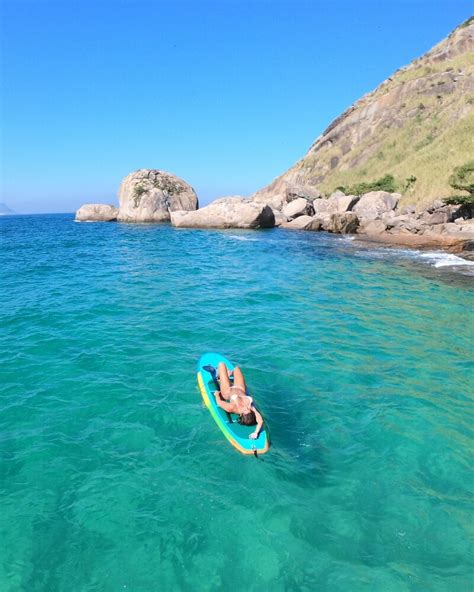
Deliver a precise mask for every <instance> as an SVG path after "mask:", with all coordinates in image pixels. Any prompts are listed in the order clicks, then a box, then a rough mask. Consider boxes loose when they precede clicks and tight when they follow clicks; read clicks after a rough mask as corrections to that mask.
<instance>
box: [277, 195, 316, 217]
mask: <svg viewBox="0 0 474 592" xmlns="http://www.w3.org/2000/svg"><path fill="white" fill-rule="evenodd" d="M313 213H314V210H313V206H312V204H311V202H310V201H308V200H307V199H305V198H304V197H297V198H296V199H294V200H292V201H290V203H287V204H286V205H285V206H284V207H283V209H282V214H283V215H284V216H286V217H287V218H288V219H289V220H293V218H297V217H298V216H304V215H307V216H311V214H313Z"/></svg>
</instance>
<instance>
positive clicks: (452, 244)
mask: <svg viewBox="0 0 474 592" xmlns="http://www.w3.org/2000/svg"><path fill="white" fill-rule="evenodd" d="M399 199H400V195H399V194H396V193H393V194H391V193H387V192H383V191H372V192H369V193H366V194H364V195H362V196H361V197H360V198H356V197H354V196H344V195H343V194H341V192H338V193H335V194H334V195H332V196H331V197H329V198H328V199H317V200H314V201H313V202H312V207H313V210H314V214H313V215H312V216H308V215H307V214H301V215H299V216H295V217H294V218H293V220H290V221H289V220H287V219H284V220H282V221H281V222H280V225H281V227H282V228H287V229H290V230H313V231H317V230H325V231H327V232H332V233H337V234H357V235H359V236H360V237H365V238H367V239H369V240H371V241H376V242H383V243H387V244H394V245H406V246H410V247H440V248H445V249H446V248H447V249H449V250H453V251H455V252H462V251H466V252H469V251H472V250H474V220H473V219H472V218H473V214H474V204H464V205H445V204H444V203H443V202H440V201H438V202H435V203H434V204H433V205H432V206H430V207H429V208H427V209H425V210H421V211H419V212H417V211H416V210H415V208H414V207H411V206H405V207H401V208H399V207H398V203H399ZM308 203H309V202H308ZM276 215H277V216H279V215H280V216H281V215H282V214H281V213H280V212H276Z"/></svg>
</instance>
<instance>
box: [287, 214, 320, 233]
mask: <svg viewBox="0 0 474 592" xmlns="http://www.w3.org/2000/svg"><path fill="white" fill-rule="evenodd" d="M281 228H288V229H289V230H320V229H321V220H319V219H318V218H314V217H313V216H306V215H303V216H298V218H295V219H294V220H291V221H290V222H283V224H281Z"/></svg>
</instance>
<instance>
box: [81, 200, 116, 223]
mask: <svg viewBox="0 0 474 592" xmlns="http://www.w3.org/2000/svg"><path fill="white" fill-rule="evenodd" d="M118 212H119V211H118V208H116V207H115V206H113V205H106V204H84V205H83V206H81V207H80V208H79V209H78V210H77V212H76V220H77V221H78V222H114V221H115V220H117V216H118Z"/></svg>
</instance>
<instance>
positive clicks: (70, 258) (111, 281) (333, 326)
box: [0, 215, 474, 592]
mask: <svg viewBox="0 0 474 592" xmlns="http://www.w3.org/2000/svg"><path fill="white" fill-rule="evenodd" d="M460 262H461V261H459V260H457V259H456V258H454V257H452V256H446V255H443V254H439V253H438V254H428V255H427V254H424V255H421V254H419V253H416V252H409V251H402V250H400V251H390V250H387V249H381V248H379V249H367V248H366V247H363V246H361V245H357V244H356V243H355V242H354V241H350V240H348V239H344V238H341V237H337V236H328V235H325V234H324V233H320V234H318V233H304V232H301V233H300V232H291V231H281V230H280V231H278V230H273V231H197V230H174V229H172V228H170V227H168V226H153V225H122V224H107V223H105V224H84V223H83V224H77V223H74V221H73V217H72V216H71V215H56V216H15V217H5V218H3V219H1V220H0V271H1V274H0V281H1V284H0V311H1V312H0V315H1V324H0V428H1V429H0V590H1V592H55V591H61V592H63V591H64V592H76V591H77V592H93V591H94V592H95V591H97V592H109V591H110V592H119V591H123V590H127V591H130V592H154V591H160V592H167V591H172V592H174V591H192V592H195V591H197V592H201V591H213V592H214V591H217V590H223V591H225V592H234V591H235V592H240V591H242V592H251V591H258V592H267V591H268V592H270V591H271V592H280V591H281V592H283V591H288V592H290V591H294V592H305V591H308V592H315V591H318V592H319V591H321V592H324V591H328V592H339V591H340V592H357V591H366V590H367V591H368V590H370V591H374V592H379V591H380V592H392V591H393V592H404V591H420V592H425V591H430V592H432V591H435V592H438V591H439V592H445V591H446V590H450V591H453V592H454V591H455V592H464V591H465V592H468V591H470V590H472V574H473V568H474V564H473V554H472V552H473V547H472V538H470V537H472V534H473V532H472V530H473V521H472V505H471V504H472V493H473V479H472V474H470V473H469V470H470V456H471V453H472V431H473V427H472V426H473V413H472V407H471V405H472V398H471V394H472V392H473V390H474V388H473V387H474V384H473V379H472V376H473V369H474V368H473V364H472V345H473V341H472V337H473V317H472V310H473V309H474V290H473V277H472V275H470V274H472V270H473V269H474V267H473V266H472V265H462V266H460V267H458V268H452V267H450V266H449V264H452V263H460ZM461 263H462V262H461ZM205 351H218V352H222V353H224V354H226V355H227V356H228V357H230V358H231V359H233V360H234V361H235V362H237V363H239V364H240V365H241V366H242V367H243V369H244V371H245V373H246V376H247V380H248V383H249V385H250V387H251V389H252V390H253V393H254V396H255V398H256V399H257V401H258V403H259V406H260V408H261V410H262V411H263V413H264V415H265V418H266V420H267V424H268V426H269V428H270V432H271V436H272V443H273V446H272V448H271V450H270V452H269V453H268V454H267V455H265V456H264V457H262V460H258V459H254V458H248V457H244V456H241V455H239V454H238V453H237V452H235V451H234V450H233V448H232V447H231V446H230V445H229V444H228V443H227V442H226V440H225V439H224V437H223V436H222V435H221V433H220V432H219V430H218V428H217V426H216V425H215V423H214V421H213V420H212V418H211V416H210V414H209V412H208V411H207V410H206V409H205V408H204V407H203V405H202V403H201V397H200V394H199V391H198V389H197V385H196V376H195V365H196V362H197V359H198V358H199V356H200V355H201V354H202V353H203V352H205Z"/></svg>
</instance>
